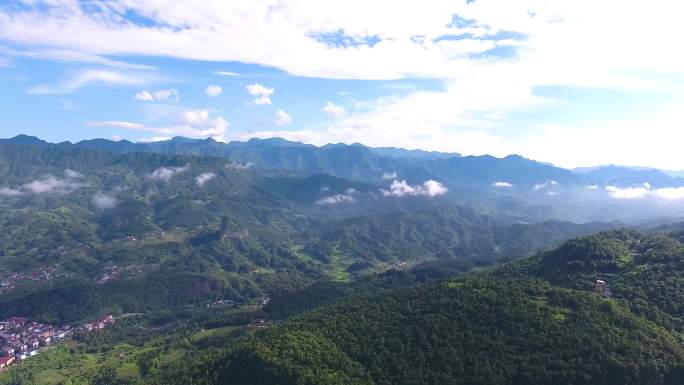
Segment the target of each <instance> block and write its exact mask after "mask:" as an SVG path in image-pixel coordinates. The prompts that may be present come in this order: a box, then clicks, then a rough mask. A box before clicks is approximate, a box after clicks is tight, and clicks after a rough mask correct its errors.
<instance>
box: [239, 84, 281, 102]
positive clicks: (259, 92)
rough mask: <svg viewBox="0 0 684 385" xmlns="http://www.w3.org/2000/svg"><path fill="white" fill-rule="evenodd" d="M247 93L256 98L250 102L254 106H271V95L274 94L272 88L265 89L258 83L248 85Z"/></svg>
mask: <svg viewBox="0 0 684 385" xmlns="http://www.w3.org/2000/svg"><path fill="white" fill-rule="evenodd" d="M245 89H247V92H249V94H250V95H252V96H256V98H255V99H254V100H253V101H252V102H253V103H254V104H256V105H265V104H268V105H271V104H272V103H271V95H273V93H274V92H275V90H274V89H273V88H268V87H265V86H264V85H262V84H259V83H254V84H250V85H248V86H247V87H245Z"/></svg>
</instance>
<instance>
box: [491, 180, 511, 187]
mask: <svg viewBox="0 0 684 385" xmlns="http://www.w3.org/2000/svg"><path fill="white" fill-rule="evenodd" d="M492 186H494V187H513V184H512V183H510V182H504V181H501V182H494V183H492Z"/></svg>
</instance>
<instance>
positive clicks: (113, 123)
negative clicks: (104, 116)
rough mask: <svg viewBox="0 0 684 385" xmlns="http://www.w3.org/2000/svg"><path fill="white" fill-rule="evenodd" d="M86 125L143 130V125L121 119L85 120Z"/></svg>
mask: <svg viewBox="0 0 684 385" xmlns="http://www.w3.org/2000/svg"><path fill="white" fill-rule="evenodd" d="M85 124H86V125H87V126H90V127H115V128H126V129H129V130H144V129H145V125H143V124H139V123H133V122H125V121H121V120H101V121H94V122H85Z"/></svg>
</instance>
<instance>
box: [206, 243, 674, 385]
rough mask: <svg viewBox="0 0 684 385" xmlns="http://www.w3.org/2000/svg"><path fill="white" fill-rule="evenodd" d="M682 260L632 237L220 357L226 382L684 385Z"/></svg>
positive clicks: (521, 264)
mask: <svg viewBox="0 0 684 385" xmlns="http://www.w3.org/2000/svg"><path fill="white" fill-rule="evenodd" d="M683 258H684V246H683V245H682V244H681V243H679V241H677V240H675V239H672V238H670V237H667V236H664V235H655V236H647V235H642V234H639V233H636V232H634V231H626V230H625V231H614V232H608V233H600V234H597V235H592V236H588V237H584V238H579V239H575V240H571V241H567V242H565V243H564V244H563V245H562V246H560V247H559V248H557V249H555V250H552V251H549V252H544V253H540V254H538V255H535V256H533V257H530V258H527V259H523V260H520V261H517V262H514V263H512V264H510V265H508V266H505V267H501V268H498V269H494V270H492V271H491V272H482V273H477V274H475V275H473V276H470V277H465V278H461V279H456V280H451V281H447V282H444V283H441V284H429V285H425V286H419V287H415V288H411V289H399V290H396V291H389V292H387V291H385V292H383V293H381V294H375V295H373V294H371V295H369V294H365V295H362V296H360V297H351V298H348V299H346V300H343V301H342V302H339V303H337V304H334V305H327V306H323V307H321V308H319V309H316V310H314V311H311V312H308V313H305V314H303V315H301V316H299V317H295V318H293V319H291V320H289V321H287V322H286V323H285V324H283V325H282V326H279V327H276V328H273V329H271V330H269V331H267V332H264V333H261V334H258V335H256V336H255V337H254V338H252V339H250V340H249V341H247V342H245V343H244V344H243V345H241V346H240V347H239V348H238V349H236V350H234V351H232V352H229V353H227V355H226V357H224V358H222V359H218V360H217V361H216V362H217V366H216V370H217V373H218V376H217V378H218V379H223V380H222V381H224V382H222V383H233V382H232V381H233V380H235V381H237V382H234V383H242V384H262V383H268V380H267V378H266V377H263V375H264V374H265V373H267V374H268V376H269V378H270V379H271V381H272V382H271V383H282V384H303V383H308V384H326V383H334V382H329V378H335V379H337V378H344V379H345V380H346V381H349V382H352V381H355V382H356V383H364V384H367V383H374V384H434V383H448V384H516V385H517V384H520V385H522V384H549V385H551V384H655V385H660V384H668V385H670V384H671V385H675V384H680V383H681V380H682V378H683V377H682V374H684V355H683V353H682V351H681V344H682V343H684V334H683V332H684V324H682V322H681V320H682V319H683V316H684V309H683V308H682V306H681V303H682V294H683V293H681V291H682V290H680V289H681V288H682V287H684V285H683V284H682V279H684V263H682V260H683ZM597 279H599V280H601V281H599V282H601V284H597ZM602 282H605V283H606V286H604V285H603V283H602ZM606 289H608V290H606ZM315 345H321V346H324V348H323V350H316V349H315ZM331 355H332V356H334V357H339V358H338V359H336V361H335V363H334V364H331V362H330V361H329V360H327V359H325V357H330V356H331Z"/></svg>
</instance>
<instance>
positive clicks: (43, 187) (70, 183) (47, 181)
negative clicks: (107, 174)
mask: <svg viewBox="0 0 684 385" xmlns="http://www.w3.org/2000/svg"><path fill="white" fill-rule="evenodd" d="M64 174H65V177H66V179H60V178H57V177H55V176H54V175H46V176H44V177H42V178H41V179H36V180H33V181H31V182H28V183H25V184H23V185H22V186H21V187H19V188H16V189H15V188H9V187H2V188H0V196H9V197H11V196H19V195H24V194H36V195H38V194H49V193H58V194H67V193H70V192H73V191H76V190H78V189H80V188H83V187H86V186H88V184H87V183H85V182H78V181H75V180H74V179H78V178H81V177H82V175H81V174H79V173H78V172H76V171H74V170H71V169H66V170H65V171H64Z"/></svg>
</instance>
